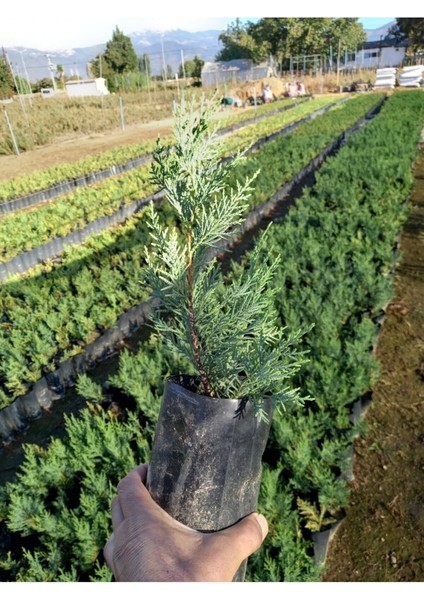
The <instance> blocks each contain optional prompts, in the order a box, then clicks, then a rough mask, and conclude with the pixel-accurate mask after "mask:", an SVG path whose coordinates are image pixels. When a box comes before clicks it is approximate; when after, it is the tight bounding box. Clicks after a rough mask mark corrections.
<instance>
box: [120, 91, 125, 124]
mask: <svg viewBox="0 0 424 600" xmlns="http://www.w3.org/2000/svg"><path fill="white" fill-rule="evenodd" d="M119 114H120V116H121V129H125V123H124V108H123V106H122V96H119Z"/></svg>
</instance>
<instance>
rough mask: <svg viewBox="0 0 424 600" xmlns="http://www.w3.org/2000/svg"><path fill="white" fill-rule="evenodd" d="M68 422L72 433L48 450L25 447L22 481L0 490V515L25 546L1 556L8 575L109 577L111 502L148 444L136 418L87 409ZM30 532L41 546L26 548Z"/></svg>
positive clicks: (25, 578) (42, 578) (22, 578)
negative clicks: (121, 419)
mask: <svg viewBox="0 0 424 600" xmlns="http://www.w3.org/2000/svg"><path fill="white" fill-rule="evenodd" d="M65 421H66V430H67V437H66V439H65V440H58V439H56V440H54V441H52V442H51V444H50V446H49V447H48V449H46V450H44V449H42V448H39V447H37V446H34V445H32V446H27V447H26V448H25V454H26V459H25V463H24V467H23V469H22V470H21V473H20V475H19V476H18V479H17V481H15V482H12V483H7V484H6V486H5V487H4V488H1V489H0V519H3V520H6V523H7V526H8V529H9V531H10V532H16V535H17V540H20V544H22V545H23V548H24V550H23V552H22V554H21V555H19V553H18V556H17V557H12V555H11V554H10V555H9V557H8V558H6V559H4V560H3V561H2V567H3V569H7V571H8V572H9V580H10V581H68V580H69V581H76V580H80V581H84V580H88V578H90V580H93V578H94V579H95V578H96V576H95V575H93V570H94V569H95V571H96V572H97V573H98V576H99V575H100V577H101V578H102V579H103V580H106V581H107V580H109V579H110V573H109V572H108V570H106V569H104V568H103V565H104V559H103V555H102V550H103V546H104V544H105V542H106V539H107V537H108V535H109V532H110V516H109V514H110V503H111V500H112V497H113V495H114V493H115V492H114V490H115V486H116V484H117V483H118V481H119V479H121V478H122V477H123V476H124V475H125V474H126V473H127V472H128V471H129V470H131V469H132V468H133V467H134V466H135V465H136V464H139V463H140V462H146V460H147V459H148V446H147V443H146V441H145V440H144V439H143V438H142V437H141V435H140V431H139V427H138V424H137V422H136V420H135V419H134V417H132V418H130V419H128V420H127V422H126V423H119V422H118V421H117V420H116V419H115V418H113V417H108V416H107V415H105V414H103V413H102V412H96V413H91V412H89V411H88V410H87V409H85V410H83V411H82V413H81V414H80V416H79V418H75V417H65ZM135 442H137V443H135ZM28 536H31V538H32V539H33V541H36V543H35V550H31V549H25V538H26V537H28ZM16 547H19V542H18V545H17V546H16Z"/></svg>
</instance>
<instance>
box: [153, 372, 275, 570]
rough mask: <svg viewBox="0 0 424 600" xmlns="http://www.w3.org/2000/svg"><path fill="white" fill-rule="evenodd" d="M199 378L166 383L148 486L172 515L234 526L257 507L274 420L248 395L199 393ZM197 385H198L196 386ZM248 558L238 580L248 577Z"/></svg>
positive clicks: (205, 525) (191, 522)
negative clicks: (263, 417)
mask: <svg viewBox="0 0 424 600" xmlns="http://www.w3.org/2000/svg"><path fill="white" fill-rule="evenodd" d="M195 383H196V380H195V378H193V377H188V376H180V377H174V378H172V377H171V378H170V379H168V380H167V382H166V386H165V391H164V396H163V400H162V406H161V410H160V414H159V419H158V423H157V428H156V435H155V441H154V445H153V448H152V453H151V459H150V466H149V472H148V477H147V487H148V489H149V491H150V493H151V495H152V497H153V498H154V500H155V501H156V502H157V503H158V504H159V505H160V506H161V507H162V508H163V509H164V510H166V512H167V513H169V514H170V515H171V516H172V517H174V518H175V519H177V520H178V521H180V522H181V523H184V524H185V525H187V526H189V527H191V528H193V529H197V530H199V531H202V532H214V531H218V530H221V529H225V528H226V527H229V526H230V525H233V524H234V523H236V522H237V521H239V520H240V519H241V518H243V517H245V516H246V515H248V514H250V513H252V512H255V511H256V508H257V501H258V495H259V488H260V483H261V475H262V455H263V452H264V450H265V446H266V443H267V440H268V435H269V430H270V421H271V406H270V403H266V405H265V411H266V413H267V415H268V420H269V422H268V423H265V422H264V421H259V420H258V419H257V418H256V416H255V414H254V411H253V408H252V406H251V404H250V403H249V402H248V403H246V405H245V406H243V410H241V411H240V410H239V409H240V401H239V400H232V399H222V398H209V397H207V396H202V395H199V394H197V393H195V392H194V391H192V390H194V389H196V386H195ZM193 384H194V385H193ZM245 570H246V561H244V562H243V563H242V565H240V568H239V569H238V571H237V573H236V575H235V577H234V579H233V581H243V579H244V575H245Z"/></svg>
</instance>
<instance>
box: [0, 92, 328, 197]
mask: <svg viewBox="0 0 424 600" xmlns="http://www.w3.org/2000/svg"><path fill="white" fill-rule="evenodd" d="M330 100H331V98H328V99H327V101H330ZM333 101H334V100H333ZM296 104H297V103H296V102H294V101H293V99H289V98H286V99H283V100H279V101H278V102H275V103H274V104H273V105H271V104H264V105H263V106H260V107H257V108H256V109H255V108H252V109H250V110H247V111H243V112H240V113H235V114H231V115H223V116H222V120H221V121H220V123H221V126H222V127H229V126H231V125H233V126H235V125H242V124H243V121H248V120H250V119H251V118H252V116H253V115H254V116H255V117H256V118H260V117H267V116H268V115H269V114H270V113H272V112H274V110H282V109H286V108H289V107H290V108H294V107H295V106H296ZM271 108H273V110H271ZM170 141H171V138H170ZM155 143H156V142H155V141H154V140H151V141H145V142H141V143H140V144H130V145H128V144H126V145H123V146H117V147H115V148H113V149H111V150H107V151H105V152H101V153H99V154H93V155H90V156H89V157H88V158H83V159H80V160H78V161H76V162H74V163H65V164H60V165H56V166H54V167H49V168H48V169H43V170H41V171H35V172H34V173H32V174H30V175H26V176H19V177H15V178H13V179H11V180H10V181H4V182H0V202H7V201H9V200H12V199H14V198H18V197H20V196H26V195H28V194H30V193H32V192H36V191H39V190H46V189H48V188H50V187H53V186H57V185H58V184H60V183H63V182H64V181H69V180H76V179H78V178H81V177H86V176H87V175H92V174H93V173H97V172H100V171H102V170H104V169H107V168H108V167H113V166H114V165H122V164H125V163H126V162H128V161H129V160H132V159H134V158H137V157H139V156H143V155H144V154H149V153H151V152H152V151H153V149H154V146H155Z"/></svg>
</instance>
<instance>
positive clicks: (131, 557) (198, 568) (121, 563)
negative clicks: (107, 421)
mask: <svg viewBox="0 0 424 600" xmlns="http://www.w3.org/2000/svg"><path fill="white" fill-rule="evenodd" d="M147 469H148V466H147V465H140V466H139V467H137V468H136V469H134V470H133V471H131V472H130V473H129V474H128V475H127V476H126V477H124V479H122V480H121V481H120V482H119V484H118V494H117V496H116V497H115V498H114V499H113V501H112V527H113V533H112V535H111V536H110V538H109V540H108V541H107V543H106V545H105V547H104V557H105V559H106V563H107V565H108V567H109V568H110V570H111V571H112V573H113V575H114V576H115V580H116V581H120V582H121V581H126V582H129V581H150V582H164V581H167V582H172V581H173V582H188V581H190V582H194V581H198V582H201V581H203V582H207V581H209V582H211V581H216V582H218V581H219V582H230V581H232V580H233V578H234V575H235V573H236V571H237V569H238V568H239V566H240V564H241V563H242V562H243V560H245V559H246V558H248V557H249V556H250V555H251V554H252V553H253V552H255V551H256V550H258V548H259V547H260V546H261V544H262V542H263V541H264V539H265V537H266V535H267V533H268V524H267V521H266V519H265V517H263V516H262V515H259V514H257V513H252V514H250V515H248V516H246V517H244V519H241V520H240V521H239V522H238V523H236V524H235V525H232V526H231V527H228V528H227V529H224V530H221V531H218V532H216V533H201V532H199V531H196V530H195V529H191V528H190V527H187V526H186V525H183V524H182V523H179V522H178V521H176V520H175V519H173V518H172V517H171V516H170V515H168V513H166V512H165V511H164V510H162V508H160V506H158V504H156V502H155V501H154V500H153V499H152V497H151V496H150V494H149V492H148V490H147V488H146V487H145V485H144V484H145V482H146V477H147Z"/></svg>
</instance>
